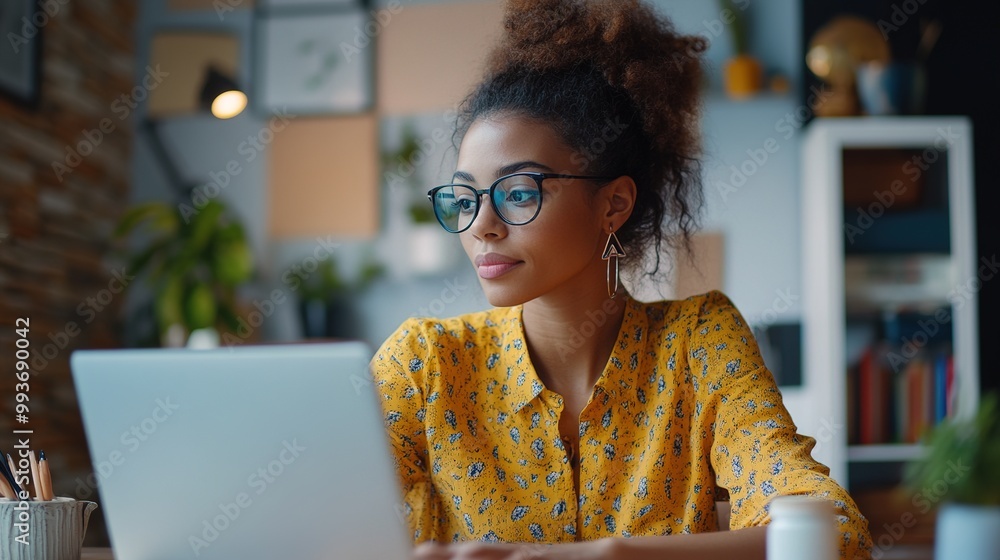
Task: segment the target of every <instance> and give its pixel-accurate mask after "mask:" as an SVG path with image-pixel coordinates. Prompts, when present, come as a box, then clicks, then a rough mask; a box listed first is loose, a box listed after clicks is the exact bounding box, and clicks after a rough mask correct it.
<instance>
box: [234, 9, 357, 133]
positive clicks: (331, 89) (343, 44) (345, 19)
mask: <svg viewBox="0 0 1000 560" xmlns="http://www.w3.org/2000/svg"><path fill="white" fill-rule="evenodd" d="M272 1H277V0H272ZM286 1H288V2H291V1H292V0H286ZM300 1H301V0H300ZM368 23H369V22H368V14H366V13H365V12H363V11H361V9H360V7H354V8H350V9H347V10H336V11H331V12H326V11H315V12H300V11H298V10H296V11H292V12H286V13H282V12H261V14H260V15H259V17H258V18H257V30H256V44H257V47H256V48H257V53H256V61H257V62H256V64H257V67H256V68H255V69H254V73H253V74H254V88H253V89H254V95H253V99H254V108H255V110H256V111H257V112H258V113H260V114H263V115H273V114H278V113H281V114H293V115H333V114H352V113H359V112H363V111H366V110H368V109H369V108H370V107H371V106H372V104H373V90H374V86H373V81H374V70H373V67H374V58H375V57H374V52H373V51H374V43H375V38H374V37H371V36H369V35H368V34H366V31H365V30H366V24H368Z"/></svg>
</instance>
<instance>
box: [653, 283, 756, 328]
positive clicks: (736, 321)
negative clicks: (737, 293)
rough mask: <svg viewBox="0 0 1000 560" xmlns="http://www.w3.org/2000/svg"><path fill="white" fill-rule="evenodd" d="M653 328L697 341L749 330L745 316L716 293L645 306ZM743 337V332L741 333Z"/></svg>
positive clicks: (721, 294)
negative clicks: (673, 332) (715, 334)
mask: <svg viewBox="0 0 1000 560" xmlns="http://www.w3.org/2000/svg"><path fill="white" fill-rule="evenodd" d="M643 305H644V307H645V308H646V314H647V317H648V318H649V324H650V328H651V329H668V330H671V331H675V332H676V331H677V330H680V331H681V332H680V333H678V334H683V335H684V336H685V337H686V338H691V339H697V338H702V337H706V336H711V335H712V333H723V332H731V331H737V332H741V331H742V330H743V329H744V328H746V329H747V330H749V327H747V324H746V321H745V320H744V319H743V315H742V314H740V312H739V310H738V309H736V306H735V305H734V304H733V302H732V300H730V299H729V297H728V296H726V294H724V293H722V292H721V291H719V290H712V291H709V292H705V293H703V294H698V295H693V296H691V297H688V298H686V299H682V300H662V301H654V302H650V303H645V304H643ZM741 334H742V333H741Z"/></svg>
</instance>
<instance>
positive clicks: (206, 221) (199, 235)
mask: <svg viewBox="0 0 1000 560" xmlns="http://www.w3.org/2000/svg"><path fill="white" fill-rule="evenodd" d="M222 210H223V207H222V205H221V204H219V203H218V202H215V201H214V200H213V201H210V202H209V203H208V204H206V205H205V207H204V208H202V209H201V211H200V212H198V214H197V215H196V216H195V217H194V219H193V220H191V224H190V231H189V236H188V242H187V244H186V246H185V252H187V253H189V254H192V255H197V254H198V253H200V252H202V251H203V250H204V249H205V247H206V246H207V245H208V242H209V240H211V239H212V233H214V232H215V230H216V227H217V226H218V223H219V217H220V216H221V215H222Z"/></svg>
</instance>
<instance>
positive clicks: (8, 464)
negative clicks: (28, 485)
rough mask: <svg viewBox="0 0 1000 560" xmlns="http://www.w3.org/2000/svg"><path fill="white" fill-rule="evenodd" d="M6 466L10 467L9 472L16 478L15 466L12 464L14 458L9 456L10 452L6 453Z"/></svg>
mask: <svg viewBox="0 0 1000 560" xmlns="http://www.w3.org/2000/svg"><path fill="white" fill-rule="evenodd" d="M7 466H8V467H10V474H11V475H12V476H13V477H14V478H17V474H15V473H16V472H17V467H15V466H14V459H13V458H11V456H10V453H8V454H7Z"/></svg>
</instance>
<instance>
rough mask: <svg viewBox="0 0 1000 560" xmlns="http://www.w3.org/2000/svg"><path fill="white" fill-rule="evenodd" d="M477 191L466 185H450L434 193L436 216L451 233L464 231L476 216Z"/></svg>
mask: <svg viewBox="0 0 1000 560" xmlns="http://www.w3.org/2000/svg"><path fill="white" fill-rule="evenodd" d="M476 202H477V200H476V191H475V190H473V189H472V188H470V187H466V186H464V185H448V186H446V187H442V188H440V189H438V190H437V192H435V193H434V214H435V215H436V216H437V219H438V221H439V222H441V225H442V226H444V228H445V229H446V230H448V231H451V232H456V231H462V230H463V229H465V228H466V227H468V226H469V224H470V223H472V219H473V218H474V217H475V216H476Z"/></svg>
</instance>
